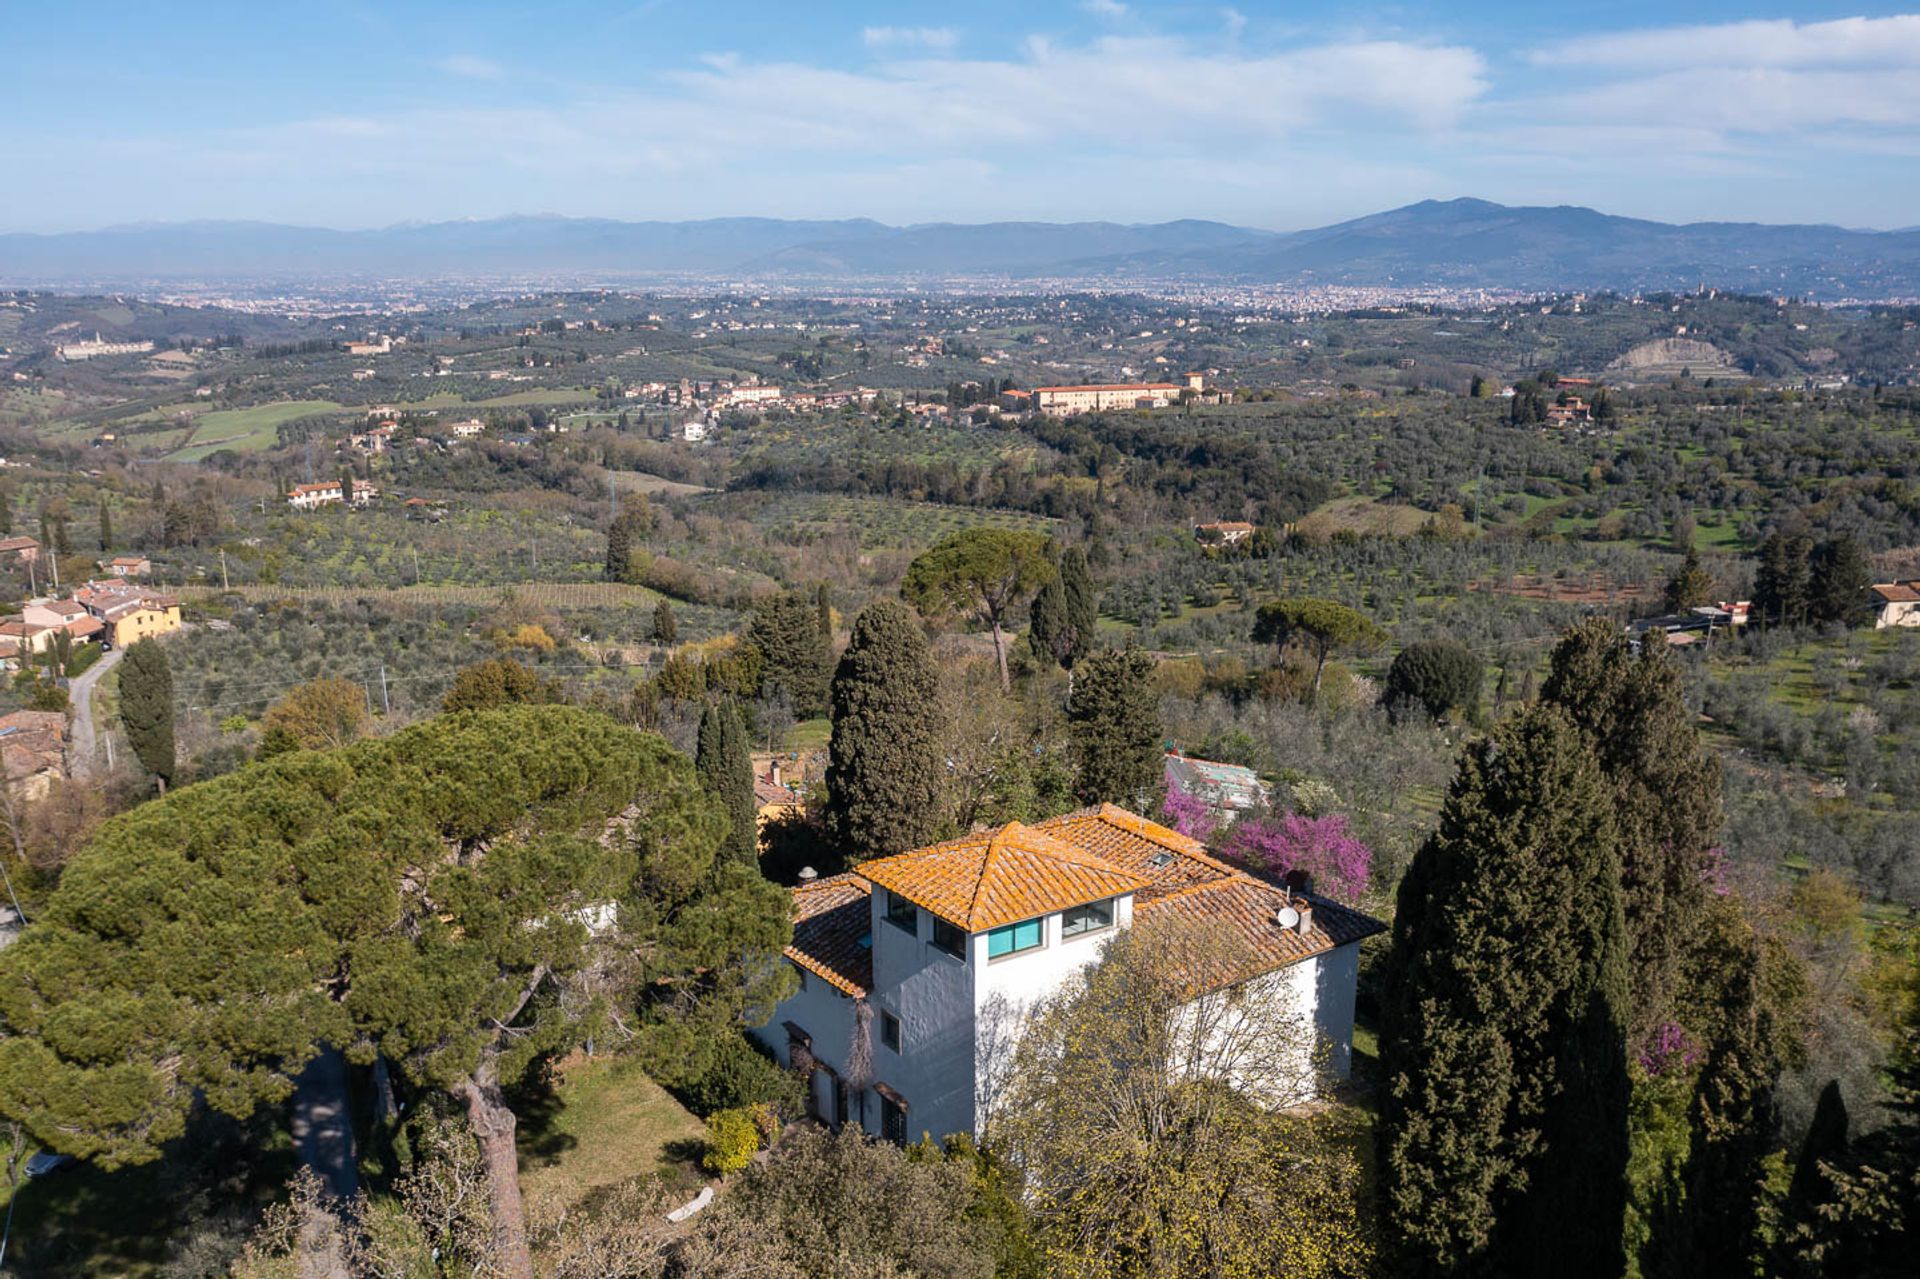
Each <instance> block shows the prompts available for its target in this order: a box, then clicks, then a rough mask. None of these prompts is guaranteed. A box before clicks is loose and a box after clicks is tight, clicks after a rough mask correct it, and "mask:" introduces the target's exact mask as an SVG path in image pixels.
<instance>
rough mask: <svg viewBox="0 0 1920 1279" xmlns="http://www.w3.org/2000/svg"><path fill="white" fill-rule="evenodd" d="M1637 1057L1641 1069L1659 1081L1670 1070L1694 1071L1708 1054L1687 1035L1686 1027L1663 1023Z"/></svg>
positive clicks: (1674, 1023) (1637, 1053)
mask: <svg viewBox="0 0 1920 1279" xmlns="http://www.w3.org/2000/svg"><path fill="white" fill-rule="evenodd" d="M1635 1056H1637V1057H1638V1058H1639V1059H1640V1069H1642V1070H1644V1071H1646V1072H1647V1073H1648V1074H1649V1075H1652V1076H1653V1077H1654V1078H1656V1079H1657V1078H1659V1077H1660V1076H1661V1075H1664V1074H1666V1073H1667V1072H1668V1071H1669V1070H1674V1069H1679V1070H1691V1069H1693V1067H1694V1066H1696V1065H1698V1064H1699V1062H1700V1060H1701V1059H1702V1058H1703V1057H1705V1056H1706V1054H1705V1053H1703V1052H1701V1051H1700V1045H1698V1044H1696V1043H1694V1042H1693V1036H1691V1035H1689V1034H1687V1031H1686V1028H1685V1027H1684V1026H1682V1025H1680V1024H1679V1023H1678V1022H1672V1021H1663V1022H1661V1023H1660V1025H1659V1026H1658V1027H1656V1028H1655V1030H1654V1032H1653V1035H1652V1036H1651V1037H1650V1038H1649V1039H1648V1040H1647V1042H1646V1043H1645V1044H1643V1045H1642V1046H1641V1047H1640V1049H1639V1050H1638V1051H1637V1052H1636V1053H1635Z"/></svg>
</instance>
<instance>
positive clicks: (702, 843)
mask: <svg viewBox="0 0 1920 1279" xmlns="http://www.w3.org/2000/svg"><path fill="white" fill-rule="evenodd" d="M724 827H725V819H724V817H723V815H722V814H721V812H720V810H719V807H718V805H716V804H715V803H714V802H713V801H711V800H710V799H708V798H707V797H706V796H705V795H704V794H703V793H702V791H701V788H700V785H699V782H698V779H697V778H696V777H695V775H694V772H693V769H692V767H691V766H690V764H689V763H688V762H687V761H686V759H685V758H684V757H682V756H680V755H678V754H676V753H675V752H674V751H673V750H672V749H671V748H670V747H668V746H667V745H666V743H664V742H663V741H661V740H660V739H659V738H657V737H653V736H650V735H646V734H641V733H637V732H635V731H633V730H631V729H627V728H623V727H621V726H620V725H618V724H616V723H614V722H613V721H612V720H609V719H607V718H605V717H604V716H601V715H598V714H595V713H593V712H588V711H583V710H578V709H574V708H571V707H563V706H543V707H512V708H507V709H502V710H495V711H488V712H476V713H465V714H456V715H449V716H444V717H442V718H439V719H435V720H429V721H427V722H425V723H423V724H420V725H417V726H415V727H413V728H410V729H407V730H405V731H403V732H401V733H397V734H395V735H393V736H392V737H389V738H385V739H379V740H370V741H362V742H358V743H355V744H354V745H351V746H347V747H343V748H340V749H337V750H331V751H324V752H318V751H316V752H307V751H301V752H293V753H289V754H285V755H281V756H278V757H276V758H274V759H272V760H270V761H268V762H266V763H263V764H257V765H254V766H252V767H250V768H248V769H246V770H244V771H242V772H240V773H236V774H232V775H229V776H227V777H222V778H218V779H215V780H213V781H209V782H206V783H203V784H201V785H198V786H191V787H186V788H183V789H182V790H180V791H177V792H175V793H174V794H172V795H169V796H167V797H166V798H164V799H162V800H159V801H157V802H154V803H150V804H147V805H144V806H142V807H140V808H136V809H134V810H132V811H130V812H128V813H125V814H123V815H121V816H119V817H117V818H115V819H113V820H112V821H110V822H108V823H107V824H106V825H105V826H103V827H102V828H101V830H100V833H99V835H98V836H97V837H96V838H95V840H94V841H93V843H92V844H91V845H90V846H89V847H88V848H87V849H85V850H84V851H83V852H82V853H80V854H79V855H78V856H77V857H75V858H74V860H73V861H72V863H71V864H70V865H69V867H68V869H67V872H66V875H65V877H64V878H63V880H62V883H61V886H60V888H59V890H58V891H57V892H56V893H55V894H54V895H53V897H52V898H51V899H50V900H49V902H48V904H47V906H46V907H45V909H44V912H43V914H42V916H41V918H40V920H39V921H37V923H36V926H35V928H34V929H33V930H32V931H31V935H30V936H28V937H24V938H23V939H22V941H21V942H20V943H19V944H17V945H15V946H13V947H10V948H8V949H7V950H6V951H5V952H4V953H0V1018H4V1022H5V1025H6V1028H7V1030H8V1032H9V1033H8V1035H7V1037H6V1038H4V1039H0V1113H4V1114H6V1115H8V1116H10V1117H13V1118H15V1119H18V1120H19V1121H20V1122H21V1123H22V1124H24V1125H25V1127H26V1128H27V1129H28V1130H29V1131H30V1132H32V1133H33V1134H34V1136H35V1137H36V1139H38V1140H40V1141H42V1142H44V1143H46V1144H47V1145H49V1146H51V1147H53V1148H55V1149H59V1150H65V1151H69V1152H71V1153H74V1154H79V1155H85V1156H89V1157H92V1158H93V1159H95V1160H96V1161H98V1162H100V1163H101V1164H103V1165H105V1166H108V1167H113V1166H117V1165H120V1164H126V1163H137V1162H142V1161H146V1160H150V1159H153V1158H155V1157H156V1156H157V1154H158V1153H159V1149H160V1147H161V1145H162V1144H164V1143H165V1142H166V1141H167V1140H169V1139H170V1138H172V1137H174V1136H177V1135H178V1134H179V1133H180V1132H181V1131H182V1130H183V1126H184V1122H185V1118H186V1115H187V1113H188V1110H189V1108H190V1107H191V1106H192V1105H193V1104H194V1101H195V1098H196V1097H202V1098H204V1099H205V1101H206V1103H207V1104H208V1105H210V1106H212V1107H214V1108H215V1109H217V1110H221V1111H225V1112H227V1113H230V1114H235V1115H245V1114H248V1113H250V1112H251V1111H252V1110H253V1109H254V1108H255V1107H257V1106H258V1105H260V1104H262V1103H264V1102H270V1101H274V1100H278V1099H280V1098H283V1097H285V1096H286V1095H287V1093H288V1092H289V1090H290V1088H291V1084H292V1078H293V1076H294V1074H296V1073H297V1072H298V1071H299V1069H300V1068H301V1067H302V1065H303V1064H304V1063H305V1062H306V1061H307V1060H308V1059H309V1058H310V1057H311V1056H312V1055H313V1054H314V1053H315V1052H316V1051H317V1049H318V1046H319V1045H321V1044H323V1043H331V1044H336V1045H340V1046H343V1047H346V1048H347V1049H348V1050H349V1053H350V1055H352V1056H355V1057H357V1058H360V1059H362V1060H365V1059H369V1058H370V1057H371V1056H372V1054H374V1053H375V1052H378V1053H379V1054H381V1055H383V1056H385V1057H386V1058H387V1059H388V1060H389V1061H392V1062H394V1063H396V1064H397V1065H398V1066H399V1068H400V1069H401V1071H402V1072H403V1073H404V1074H405V1075H406V1077H408V1078H409V1079H411V1080H412V1081H414V1082H415V1083H416V1084H418V1085H420V1086H424V1087H433V1088H441V1089H445V1090H446V1091H448V1092H449V1093H451V1094H453V1095H454V1096H455V1097H456V1098H458V1099H459V1100H460V1101H461V1102H462V1103H463V1104H464V1105H465V1108H466V1110H467V1112H468V1116H469V1118H470V1120H471V1121H472V1123H473V1127H474V1130H475V1133H476V1135H477V1136H478V1138H479V1140H480V1144H481V1148H482V1151H483V1153H484V1155H485V1158H486V1162H487V1166H488V1177H489V1190H490V1197H491V1199H492V1202H493V1208H494V1222H495V1230H496V1247H497V1252H498V1255H499V1257H500V1258H501V1260H502V1262H503V1264H504V1265H505V1266H506V1267H507V1269H508V1271H509V1273H514V1274H525V1273H528V1271H527V1268H526V1261H525V1258H526V1247H525V1238H524V1229H523V1222H522V1215H521V1212H520V1201H519V1190H518V1184H517V1180H516V1179H515V1171H514V1169H515V1164H514V1153H513V1128H514V1123H513V1115H512V1112H511V1111H510V1110H509V1109H508V1108H507V1106H506V1104H505V1102H504V1100H503V1095H502V1092H501V1089H502V1087H503V1086H504V1085H506V1084H508V1083H511V1082H512V1081H513V1080H515V1079H516V1078H518V1077H519V1076H520V1075H521V1074H522V1073H523V1072H524V1071H525V1070H526V1068H527V1067H528V1065H529V1064H531V1063H532V1062H533V1061H534V1060H536V1059H537V1058H539V1057H541V1056H543V1055H545V1054H548V1053H552V1052H555V1051H559V1050H562V1049H564V1048H565V1047H567V1046H568V1045H569V1044H571V1043H573V1042H575V1041H577V1040H578V1039H579V1038H580V1037H581V1036H583V1035H585V1034H587V1033H590V1032H591V1031H592V1030H593V1029H594V1028H595V1027H597V1026H599V1025H600V1024H601V1023H602V1021H603V1019H604V1014H605V1013H606V1012H607V1011H608V1009H609V1008H610V1007H611V1005H612V1001H613V1000H614V998H615V996H616V993H617V992H619V991H622V990H630V991H634V992H637V993H639V994H641V995H642V996H643V1008H642V1012H643V1021H644V1022H645V1023H647V1024H648V1026H649V1028H650V1029H649V1030H648V1031H643V1032H642V1033H643V1038H644V1037H645V1035H646V1034H648V1033H651V1028H652V1027H658V1028H659V1029H660V1030H662V1031H664V1032H667V1033H668V1035H669V1039H670V1038H671V1032H672V1030H673V1028H674V1027H676V1026H679V1025H684V1024H687V1023H688V1021H689V1019H690V1018H695V1017H697V1016H698V1010H699V1009H700V1008H701V1007H702V1005H703V1004H704V1003H708V1002H712V1003H715V1004H718V1005H721V1006H724V1007H725V1009H726V1012H725V1016H726V1018H727V1019H728V1020H732V1021H733V1023H734V1024H735V1025H738V1020H737V1017H738V1016H739V1014H740V1013H741V1011H742V1004H741V1003H740V1002H739V1000H740V999H742V998H747V997H746V996H742V995H740V991H741V990H744V989H745V988H746V987H747V985H748V984H749V983H748V981H747V980H746V979H745V978H741V980H740V981H739V982H737V983H736V986H737V988H738V989H736V990H735V991H734V992H732V993H733V994H734V996H735V999H734V1000H733V1001H731V1002H730V1001H729V1000H728V999H726V998H718V999H714V1000H711V1001H709V1000H707V999H706V998H705V997H706V996H707V995H708V994H713V993H716V988H717V986H718V985H719V984H720V983H721V982H723V981H730V980H732V979H733V978H736V977H740V976H741V974H742V973H745V972H751V973H754V974H764V973H769V972H771V973H776V974H777V972H778V968H779V966H778V965H774V964H771V963H769V962H768V961H769V960H770V958H771V956H772V955H774V954H777V953H778V950H779V948H780V946H782V945H784V944H785V941H786V939H787V937H788V936H789V935H790V926H789V924H788V920H787V904H786V901H785V895H784V894H783V893H782V892H781V890H780V889H779V888H778V887H777V886H775V885H772V884H768V883H766V881H764V880H761V879H760V878H759V877H758V876H757V875H754V876H751V877H749V876H747V875H746V873H745V872H744V871H732V872H719V873H716V870H715V865H714V862H715V854H716V850H717V849H718V847H719V845H720V842H721V838H722V835H723V833H724ZM753 980H754V981H763V980H764V976H757V977H755V978H754V979H753ZM779 993H780V991H779V990H778V989H773V988H766V989H764V990H763V991H762V992H761V994H762V995H764V996H765V997H766V998H772V997H777V995H778V994H779ZM751 998H753V999H755V1000H757V1001H758V1002H760V1003H762V1004H764V1003H765V998H761V997H760V995H755V996H752V997H751Z"/></svg>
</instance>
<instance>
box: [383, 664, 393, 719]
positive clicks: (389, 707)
mask: <svg viewBox="0 0 1920 1279" xmlns="http://www.w3.org/2000/svg"><path fill="white" fill-rule="evenodd" d="M380 713H381V714H382V715H391V714H393V703H392V702H390V701H388V700H387V665H386V663H385V662H382V663H381V664H380Z"/></svg>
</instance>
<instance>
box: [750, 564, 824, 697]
mask: <svg viewBox="0 0 1920 1279" xmlns="http://www.w3.org/2000/svg"><path fill="white" fill-rule="evenodd" d="M746 638H747V642H748V643H749V644H752V645H753V647H754V648H755V649H757V650H758V651H759V653H760V657H761V659H762V663H763V664H762V666H761V668H760V688H761V691H763V692H771V691H772V690H773V689H776V688H780V689H785V690H786V694H787V699H788V700H789V701H790V702H792V703H793V712H794V714H796V715H799V716H801V717H803V718H805V717H808V716H813V715H818V714H820V712H821V711H823V710H825V709H826V705H827V682H828V680H829V679H830V678H831V677H832V669H833V668H832V660H833V654H832V652H831V651H830V650H829V649H828V647H827V637H826V636H825V635H824V634H822V633H821V631H820V613H819V610H818V608H817V606H816V601H815V600H812V599H809V598H807V596H805V595H804V594H801V593H799V592H797V591H789V592H786V593H784V594H781V595H776V596H774V597H773V598H771V599H766V600H762V601H760V602H759V603H758V604H756V605H754V609H753V618H752V620H751V621H750V622H748V623H747V635H746Z"/></svg>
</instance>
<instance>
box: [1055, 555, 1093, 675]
mask: <svg viewBox="0 0 1920 1279" xmlns="http://www.w3.org/2000/svg"><path fill="white" fill-rule="evenodd" d="M1060 588H1061V590H1062V591H1063V592H1064V593H1065V595H1066V603H1067V627H1068V629H1069V630H1070V631H1071V632H1072V636H1073V639H1072V642H1071V644H1070V645H1069V647H1068V649H1067V654H1066V656H1065V657H1062V658H1061V659H1060V664H1061V665H1062V666H1065V667H1067V668H1068V669H1072V667H1073V664H1074V663H1075V662H1077V661H1079V660H1080V659H1081V658H1083V657H1085V656H1086V655H1087V654H1088V653H1091V652H1092V651H1093V650H1094V647H1095V640H1096V639H1097V637H1098V634H1099V625H1100V588H1099V586H1098V585H1096V584H1095V583H1094V580H1093V570H1092V569H1091V568H1090V567H1089V566H1088V564H1087V553H1086V551H1084V550H1082V549H1081V548H1080V547H1078V546H1069V547H1068V548H1067V549H1066V550H1065V551H1063V552H1062V553H1061V555H1060Z"/></svg>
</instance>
